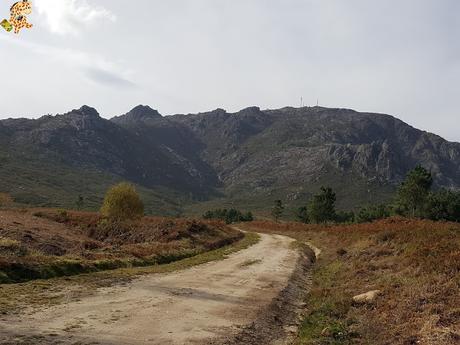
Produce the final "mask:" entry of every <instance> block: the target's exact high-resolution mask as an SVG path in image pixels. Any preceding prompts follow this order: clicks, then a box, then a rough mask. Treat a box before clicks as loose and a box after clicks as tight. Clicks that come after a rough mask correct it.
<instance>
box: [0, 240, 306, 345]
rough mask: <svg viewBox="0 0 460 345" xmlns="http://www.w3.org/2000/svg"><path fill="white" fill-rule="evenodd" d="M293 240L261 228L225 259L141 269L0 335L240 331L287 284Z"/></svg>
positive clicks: (198, 337) (179, 335)
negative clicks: (256, 237)
mask: <svg viewBox="0 0 460 345" xmlns="http://www.w3.org/2000/svg"><path fill="white" fill-rule="evenodd" d="M292 241H293V240H292V239H290V238H287V237H283V236H278V235H264V234H262V235H261V240H260V242H259V243H257V244H256V245H254V246H252V247H250V248H248V249H245V250H242V251H240V252H238V253H235V254H232V255H230V256H229V257H228V258H227V259H225V260H223V261H218V262H211V263H208V264H204V265H201V266H197V267H194V268H191V269H187V270H184V271H180V272H175V273H169V274H155V275H149V276H145V277H142V278H140V279H137V280H135V281H133V282H131V283H129V284H127V285H125V286H113V287H110V288H104V289H101V290H99V291H98V292H97V293H96V294H95V295H93V296H91V297H87V298H85V299H83V300H80V301H78V302H70V303H67V304H61V305H58V306H54V307H50V308H48V309H44V310H41V311H38V312H36V313H34V314H32V315H27V316H23V317H22V318H21V319H14V320H13V319H6V320H3V321H2V322H1V324H0V338H3V339H5V338H8V339H11V341H12V342H11V344H15V342H14V341H17V343H18V344H22V343H24V344H25V343H27V342H21V341H20V340H19V339H21V337H19V338H16V340H13V339H15V338H14V337H13V335H15V336H18V335H19V336H26V335H27V336H28V337H31V336H34V335H35V336H37V339H38V338H39V336H43V337H44V338H41V339H42V340H41V341H40V342H39V341H38V340H37V343H40V344H48V343H50V344H51V343H53V344H54V343H56V344H114V345H121V344H123V345H125V344H126V345H137V344H164V345H176V344H177V345H179V344H180V345H182V344H206V343H207V342H208V341H211V340H212V339H216V338H220V337H221V336H223V335H227V336H228V335H229V334H236V333H238V332H239V330H240V328H241V327H243V326H245V325H248V324H250V323H251V322H252V321H253V320H255V319H256V318H257V316H258V313H260V312H261V311H262V310H263V309H264V307H266V306H267V305H269V304H270V302H271V301H272V299H273V298H274V297H276V296H277V295H278V294H279V293H280V291H281V290H283V289H284V288H285V287H286V285H287V284H288V281H289V278H290V277H291V275H292V273H293V271H294V269H295V267H296V263H297V260H298V258H299V253H298V252H297V251H296V250H294V249H293V248H292V246H291V242H292ZM50 334H51V335H52V336H50ZM23 339H24V338H23ZM28 339H31V338H28ZM57 339H59V340H57ZM23 341H24V340H23ZM28 341H30V340H28ZM0 343H1V342H0ZM6 343H8V342H6ZM2 344H3V343H2Z"/></svg>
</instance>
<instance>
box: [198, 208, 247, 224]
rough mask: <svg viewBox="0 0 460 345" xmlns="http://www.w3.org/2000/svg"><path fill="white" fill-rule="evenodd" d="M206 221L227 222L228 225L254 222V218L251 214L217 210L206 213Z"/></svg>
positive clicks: (233, 210)
mask: <svg viewBox="0 0 460 345" xmlns="http://www.w3.org/2000/svg"><path fill="white" fill-rule="evenodd" d="M203 218H204V219H219V220H223V221H225V223H227V224H232V223H239V222H251V221H253V220H254V216H253V215H252V213H251V212H246V213H242V212H241V211H239V210H236V209H234V208H231V209H229V210H227V209H226V208H224V209H220V208H219V209H216V210H212V211H206V213H205V214H204V215H203Z"/></svg>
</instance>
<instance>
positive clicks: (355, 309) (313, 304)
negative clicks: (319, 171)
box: [241, 217, 460, 345]
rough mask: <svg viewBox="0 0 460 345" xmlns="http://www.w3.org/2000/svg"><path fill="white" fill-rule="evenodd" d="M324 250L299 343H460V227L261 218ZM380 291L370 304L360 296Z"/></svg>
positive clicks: (257, 227)
mask: <svg viewBox="0 0 460 345" xmlns="http://www.w3.org/2000/svg"><path fill="white" fill-rule="evenodd" d="M241 227H242V228H244V229H246V230H253V231H259V232H272V233H279V234H283V235H288V236H291V237H294V238H296V239H297V240H299V241H302V242H310V243H312V244H313V245H315V246H316V247H319V248H320V249H321V250H322V253H321V255H320V257H319V259H318V260H317V264H316V268H315V269H314V272H313V286H312V289H311V293H310V297H309V299H308V301H306V305H307V310H306V316H305V319H304V322H303V324H302V327H301V330H300V333H299V340H298V344H299V345H300V344H302V345H304V344H305V345H306V344H309V345H310V344H317V345H331V344H335V345H342V344H343V345H345V344H362V345H364V344H366V345H368V344H373V345H380V344H381V345H384V344H391V345H411V344H437V345H453V344H458V343H460V308H459V306H460V295H459V293H458V291H460V224H457V223H449V222H433V221H429V220H418V219H406V218H398V217H396V218H395V217H392V218H387V219H384V220H379V221H376V222H373V223H365V224H349V225H314V224H301V223H278V222H268V221H256V222H253V223H248V224H242V225H241ZM373 290H380V291H381V294H380V295H379V296H377V298H376V299H375V300H374V301H372V302H369V303H363V304H358V303H355V302H353V299H352V298H353V296H356V295H359V294H363V293H366V292H369V291H373Z"/></svg>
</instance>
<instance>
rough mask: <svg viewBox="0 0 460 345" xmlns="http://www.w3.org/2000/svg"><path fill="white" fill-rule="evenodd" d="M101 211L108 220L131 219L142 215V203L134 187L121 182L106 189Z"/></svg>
mask: <svg viewBox="0 0 460 345" xmlns="http://www.w3.org/2000/svg"><path fill="white" fill-rule="evenodd" d="M101 213H102V214H103V215H104V216H105V217H107V218H109V219H110V220H115V221H123V220H132V219H136V218H140V217H142V216H143V215H144V204H143V203H142V200H141V199H140V197H139V194H138V193H137V192H136V189H135V187H134V186H133V185H132V184H130V183H127V182H123V183H119V184H117V185H115V186H113V187H111V188H110V189H109V190H108V191H107V194H106V195H105V198H104V203H103V205H102V208H101Z"/></svg>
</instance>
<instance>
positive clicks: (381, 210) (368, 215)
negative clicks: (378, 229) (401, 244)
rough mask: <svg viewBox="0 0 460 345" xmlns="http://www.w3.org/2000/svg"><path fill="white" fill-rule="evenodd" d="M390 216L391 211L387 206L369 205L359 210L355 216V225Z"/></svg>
mask: <svg viewBox="0 0 460 345" xmlns="http://www.w3.org/2000/svg"><path fill="white" fill-rule="evenodd" d="M390 215H391V209H390V207H389V206H387V205H370V206H367V207H363V208H361V209H360V210H359V212H358V214H357V216H356V222H357V223H366V222H372V221H374V220H377V219H384V218H388V217H390Z"/></svg>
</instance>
